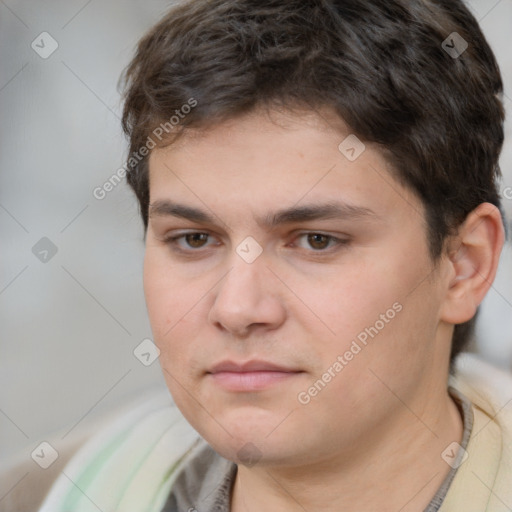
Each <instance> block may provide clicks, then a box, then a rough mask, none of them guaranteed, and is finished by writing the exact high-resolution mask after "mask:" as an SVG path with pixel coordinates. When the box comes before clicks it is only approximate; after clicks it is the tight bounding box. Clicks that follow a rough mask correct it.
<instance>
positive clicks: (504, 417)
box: [439, 354, 512, 512]
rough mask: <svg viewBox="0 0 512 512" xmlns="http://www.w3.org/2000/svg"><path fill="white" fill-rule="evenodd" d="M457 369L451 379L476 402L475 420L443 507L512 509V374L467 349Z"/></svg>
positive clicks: (489, 511)
mask: <svg viewBox="0 0 512 512" xmlns="http://www.w3.org/2000/svg"><path fill="white" fill-rule="evenodd" d="M457 369H458V372H457V377H455V378H453V377H452V378H451V379H450V382H451V385H452V386H453V387H455V388H456V389H458V390H459V391H460V392H461V393H463V394H464V395H465V396H466V397H467V398H469V400H470V401H471V403H472V405H473V415H474V420H473V421H474V423H473V430H472V432H471V436H470V438H469V443H468V446H467V447H466V451H467V454H468V457H467V459H466V460H465V461H464V462H463V463H462V464H461V466H460V467H459V468H458V470H457V473H456V474H455V478H454V479H453V481H452V483H451V485H450V488H449V489H448V492H447V494H446V497H445V499H444V501H443V504H442V505H441V508H440V509H439V512H459V511H463V512H484V511H485V512H511V511H512V375H511V374H510V373H507V372H504V371H501V370H498V369H497V368H494V367H492V366H490V365H488V364H486V363H484V362H483V361H480V360H478V359H477V358H476V357H475V356H470V355H467V354H465V355H463V356H462V357H461V358H460V360H459V361H458V365H457Z"/></svg>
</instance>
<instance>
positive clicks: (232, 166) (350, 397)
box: [144, 113, 449, 466]
mask: <svg viewBox="0 0 512 512" xmlns="http://www.w3.org/2000/svg"><path fill="white" fill-rule="evenodd" d="M323 119H327V118H319V117H317V116H316V115H314V114H312V113H309V114H307V113H305V114H304V115H298V114H291V113H289V114H284V113H281V114H277V113H274V114H273V115H272V118H269V117H268V116H266V115H264V114H261V113H253V114H251V115H247V116H245V117H243V118H239V119H236V120H232V121H229V122H225V123H223V124H220V125H218V126H216V127H215V128H214V129H211V130H207V131H204V132H199V131H196V132H193V131H189V132H188V133H187V135H185V136H184V137H183V138H182V139H180V140H179V142H178V143H176V144H174V145H171V146H169V147H167V148H163V149H155V150H154V151H153V152H152V154H151V157H150V161H149V167H150V203H151V204H150V221H149V226H148V231H147V238H146V253H145V262H144V288H145V295H146V302H147V307H148V312H149V318H150V322H151V326H152V329H153V334H154V340H155V343H156V344H157V346H158V347H159V349H160V351H161V354H160V363H161V365H162V369H163V373H164V376H165V379H166V382H167V385H168V387H169V389H170V391H171V393H172V395H173V397H174V399H175V401H176V404H177V405H178V407H179V408H180V410H181V411H182V413H183V414H184V415H185V417H186V418H187V420H188V421H189V422H190V423H191V424H192V426H193V427H194V428H195V429H196V430H197V431H198V432H199V433H200V434H201V435H202V436H203V437H204V438H205V439H206V440H207V441H208V442H209V443H210V444H211V445H212V446H213V448H214V449H215V450H216V451H217V452H218V453H220V454H221V455H223V456H224V457H226V458H229V459H231V460H235V461H237V462H240V461H241V462H242V463H243V462H244V461H245V459H247V460H249V459H252V460H253V461H256V460H257V461H258V462H259V463H260V464H280V465H283V466H285V465H289V466H294V465H298V464H302V463H309V464H311V463H315V462H321V461H326V460H328V459H329V458H332V457H334V456H335V455H336V454H337V453H342V452H346V451H347V450H349V449H350V447H351V446H360V445H361V443H367V445H368V443H371V442H372V441H371V440H372V438H374V437H375V436H374V433H375V432H376V431H377V430H378V429H382V428H385V426H386V425H389V424H390V423H391V422H393V421H397V418H399V417H400V415H403V414H404V407H403V403H402V401H404V402H406V403H409V404H411V403H413V402H414V400H416V399H418V398H419V397H420V396H421V394H422V393H426V392H427V391H425V390H428V389H430V388H431V387H429V383H431V382H440V381H442V380H443V375H444V372H445V371H446V364H447V361H448V354H449V343H446V340H443V339H441V338H442V336H441V334H440V332H439V328H438V324H439V317H440V304H441V302H442V297H443V291H442V286H440V285H439V281H440V279H439V278H438V272H439V271H438V270H433V264H432V261H431V260H430V257H429V253H428V245H427V241H426V235H425V233H426V227H425V222H424V212H423V208H422V204H421V202H420V200H419V199H418V198H416V197H415V196H414V195H413V193H412V192H410V191H408V190H407V189H405V188H404V187H403V186H401V185H400V184H399V183H398V182H397V181H396V180H395V179H394V178H393V177H392V175H391V174H390V172H389V168H388V166H387V164H386V161H385V159H384V157H383V156H382V155H381V153H380V152H379V150H378V149H377V148H375V147H373V146H371V145H368V144H367V145H366V147H365V149H364V150H363V151H362V153H361V154H360V155H358V154H359V153H360V152H361V149H363V148H362V146H359V145H357V144H354V140H353V139H348V140H347V141H345V142H344V143H343V144H341V149H339V145H340V143H341V142H342V141H344V140H345V139H346V137H347V136H348V135H350V132H348V131H347V130H346V129H345V128H344V126H343V125H342V124H341V123H340V122H336V121H335V120H334V119H333V118H331V120H330V121H329V122H328V123H327V122H325V121H324V120H323ZM356 142H357V141H356ZM351 148H352V149H353V151H352V150H351ZM397 395H399V396H400V398H401V401H400V400H397Z"/></svg>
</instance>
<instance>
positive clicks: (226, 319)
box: [209, 252, 286, 338]
mask: <svg viewBox="0 0 512 512" xmlns="http://www.w3.org/2000/svg"><path fill="white" fill-rule="evenodd" d="M230 263H231V265H230V270H229V271H228V272H227V274H226V275H225V277H224V278H223V279H221V281H220V283H219V284H218V286H217V287H216V288H215V289H214V290H215V291H214V293H216V296H215V300H214V303H213V305H212V308H211V309H210V313H209V321H210V322H211V323H213V324H214V325H216V326H217V327H218V328H220V329H223V330H225V331H227V332H229V333H231V334H232V335H234V336H235V337H237V338H245V337H247V336H249V335H251V333H252V332H253V331H254V330H256V329H258V330H259V329H268V330H272V329H276V328H277V327H279V326H280V325H281V324H282V323H283V322H284V320H285V318H286V309H285V307H284V304H283V301H282V297H280V286H281V287H282V286H283V285H282V283H281V282H280V280H279V279H277V278H276V276H275V275H274V274H273V273H272V272H271V271H270V270H269V268H268V267H267V261H266V259H265V258H264V257H263V255H260V256H259V257H258V258H257V259H256V260H255V261H253V262H252V263H247V262H246V261H244V260H243V259H242V258H241V257H240V256H239V255H238V254H237V253H236V252H234V253H233V257H232V258H231V260H230ZM281 291H282V290H281Z"/></svg>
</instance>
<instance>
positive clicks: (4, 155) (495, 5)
mask: <svg viewBox="0 0 512 512" xmlns="http://www.w3.org/2000/svg"><path fill="white" fill-rule="evenodd" d="M169 5H170V2H169V1H163V0H145V1H144V2H142V1H135V0H123V1H121V0H101V1H100V0H89V1H87V0H46V1H44V2H40V1H39V2H36V1H35V0H0V54H1V58H0V62H1V68H0V112H1V118H0V130H1V133H0V232H1V239H2V244H1V265H0V355H1V357H0V461H2V462H3V463H6V461H8V460H9V459H10V458H12V457H13V456H15V455H16V456H19V455H20V454H22V456H24V457H27V458H28V457H29V456H30V453H31V452H32V450H34V448H35V447H36V446H38V445H39V443H40V442H41V441H44V440H45V439H46V438H47V437H50V436H53V435H55V433H56V432H59V434H60V435H61V437H62V436H65V435H66V434H67V433H69V432H72V431H73V430H74V429H77V428H80V427H82V426H83V425H84V424H87V423H88V422H90V421H93V420H94V418H96V417H99V416H101V415H104V414H105V413H108V412H109V411H111V410H112V409H113V408H117V407H118V406H119V405H120V404H127V403H129V402H130V400H132V399H133V398H134V397H136V396H141V395H142V394H144V393H145V392H148V391H150V390H154V389H155V388H157V389H158V388H160V389H162V390H165V383H164V380H163V377H162V376H161V372H160V367H159V365H158V361H155V362H154V364H148V361H147V360H146V361H142V362H141V361H140V360H139V359H138V358H137V357H136V355H135V354H134V351H135V353H136V354H137V353H139V355H140V353H141V349H139V351H138V352H137V347H138V346H139V345H140V344H141V342H143V340H146V339H151V330H150V326H149V322H148V320H147V315H146V309H145V303H144V297H143V291H142V260H143V251H144V244H143V230H142V223H141V221H140V219H139V213H138V209H137V204H136V201H135V198H134V196H133V195H132V194H131V192H130V191H129V189H128V187H127V185H126V183H125V181H124V180H122V182H121V183H120V184H119V185H118V186H116V187H114V188H113V189H112V190H111V191H109V192H108V193H106V194H105V196H104V197H102V198H100V199H98V198H97V197H95V195H94V190H95V189H97V188H98V187H102V185H103V184H104V183H105V182H106V181H107V180H109V178H110V177H111V176H112V175H114V174H116V172H117V171H118V169H119V168H120V167H121V166H122V165H123V164H124V157H125V155H126V152H127V147H126V142H125V140H124V137H123V135H122V133H121V128H120V116H121V102H120V98H119V94H118V91H117V80H118V78H119V75H120V73H121V71H122V69H123V68H124V67H125V65H126V64H127V63H128V61H129V60H130V58H131V56H132V52H133V49H134V46H135V44H136V42H137V41H138V39H139V38H140V37H141V36H142V34H143V33H144V32H145V31H146V30H147V29H148V28H149V27H150V26H151V25H153V24H154V23H155V22H156V21H157V20H158V19H159V18H160V17H161V16H162V14H163V13H164V12H165V11H166V10H167V9H168V7H169ZM469 7H470V8H471V10H472V11H473V13H474V14H475V16H476V18H477V19H478V20H480V23H481V26H482V28H483V30H484V32H485V34H486V35H487V38H488V40H489V42H490V44H491V46H492V48H493V49H494V51H495V53H496V55H497V58H498V61H499V63H500V66H501V69H502V73H503V77H504V80H505V92H506V94H507V96H506V98H505V106H506V109H507V114H508V118H507V125H506V137H507V142H506V144H505V148H504V150H503V154H502V160H501V162H502V170H503V173H504V179H503V183H502V194H503V203H504V208H505V211H506V214H507V222H508V224H509V226H510V227H509V229H512V223H511V219H512V133H511V127H512V120H511V115H512V52H511V51H510V48H511V45H512V0H500V1H496V0H472V1H471V2H470V3H469ZM97 195H98V194H97ZM98 197H99V195H98ZM145 343H147V342H145ZM144 346H145V345H142V347H144ZM474 350H476V351H478V352H479V353H481V355H482V357H484V358H485V359H487V360H489V361H491V362H492V363H494V364H496V365H498V366H501V367H504V368H508V369H512V249H511V246H510V244H507V247H506V248H505V251H504V253H503V256H502V260H501V266H500V270H499V275H498V278H497V280H496V282H495V283H494V285H493V288H492V289H491V291H490V293H489V295H488V297H487V298H486V299H485V302H484V304H483V306H482V310H481V316H480V318H479V323H478V339H477V343H476V346H475V347H474Z"/></svg>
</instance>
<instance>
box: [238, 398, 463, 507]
mask: <svg viewBox="0 0 512 512" xmlns="http://www.w3.org/2000/svg"><path fill="white" fill-rule="evenodd" d="M441 392H442V399H440V398H439V395H437V396H436V397H435V398H436V399H437V400H431V405H429V406H425V404H424V403H423V407H421V406H420V407H419V408H415V407H414V406H412V407H411V406H409V407H407V406H404V408H403V411H402V414H401V415H400V417H398V418H393V420H392V421H390V422H387V423H383V424H382V425H380V426H379V428H378V429H375V430H374V431H373V432H372V437H373V439H372V440H371V441H370V442H368V440H361V443H360V446H361V448H356V449H354V448H353V447H351V448H350V449H347V450H338V451H336V453H335V454H334V455H333V456H332V457H331V458H330V459H329V460H322V461H319V462H317V463H316V464H309V465H307V466H305V467H281V466H280V467H275V466H273V465H266V466H258V465H257V466H254V467H251V468H249V467H245V466H242V465H239V467H238V471H237V476H236V479H235V483H234V485H233V491H232V499H231V510H232V512H253V511H259V510H279V511H282V512H288V511H290V512H292V511H293V512H295V511H301V512H303V511H304V510H323V511H324V512H330V511H340V510H341V511H343V512H356V511H358V512H359V511H361V510H379V511H381V512H387V511H389V512H391V511H393V512H396V511H397V510H400V511H401V512H422V511H423V510H424V509H425V508H426V507H427V505H428V504H429V503H430V501H431V500H432V498H433V497H434V495H435V493H436V492H437V490H438V488H439V487H440V485H441V484H442V482H443V480H444V479H445V477H446V476H447V474H448V473H449V471H450V469H451V468H450V466H448V464H447V463H446V462H445V461H444V460H443V459H442V458H441V453H442V452H443V451H444V450H445V448H446V447H447V446H448V445H449V444H450V443H452V442H453V441H457V442H458V443H460V442H461V440H462V432H463V425H462V418H461V416H460V413H459V411H458V408H457V406H456V405H455V403H454V402H453V400H452V399H451V397H450V396H449V395H448V392H447V391H446V389H442V390H441ZM418 410H420V411H422V414H421V415H416V414H415V413H413V412H412V411H418ZM373 434H374V435H373Z"/></svg>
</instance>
